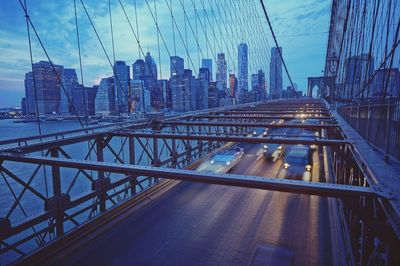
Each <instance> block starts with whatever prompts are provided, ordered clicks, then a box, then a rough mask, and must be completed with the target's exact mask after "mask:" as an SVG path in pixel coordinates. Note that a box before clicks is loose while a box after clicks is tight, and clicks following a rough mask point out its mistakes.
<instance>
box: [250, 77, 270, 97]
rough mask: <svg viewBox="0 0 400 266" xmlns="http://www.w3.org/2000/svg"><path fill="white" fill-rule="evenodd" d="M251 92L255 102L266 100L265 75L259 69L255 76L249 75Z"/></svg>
mask: <svg viewBox="0 0 400 266" xmlns="http://www.w3.org/2000/svg"><path fill="white" fill-rule="evenodd" d="M251 90H252V92H254V93H255V95H256V100H257V101H263V100H265V99H266V87H265V73H264V72H263V71H262V70H261V69H260V70H258V72H257V74H252V75H251Z"/></svg>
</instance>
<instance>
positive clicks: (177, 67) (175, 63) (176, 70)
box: [170, 56, 185, 77]
mask: <svg viewBox="0 0 400 266" xmlns="http://www.w3.org/2000/svg"><path fill="white" fill-rule="evenodd" d="M184 69H185V65H184V60H183V58H182V57H179V56H171V57H170V74H171V77H172V76H175V75H181V76H183V74H184Z"/></svg>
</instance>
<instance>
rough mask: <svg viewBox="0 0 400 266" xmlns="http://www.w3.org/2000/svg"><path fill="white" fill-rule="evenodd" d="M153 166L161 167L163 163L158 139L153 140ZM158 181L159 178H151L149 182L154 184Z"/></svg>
mask: <svg viewBox="0 0 400 266" xmlns="http://www.w3.org/2000/svg"><path fill="white" fill-rule="evenodd" d="M151 165H152V166H154V167H160V165H161V161H160V156H159V153H158V138H153V161H152V162H151ZM153 181H154V182H157V181H158V178H157V177H156V178H153V177H149V182H150V183H153Z"/></svg>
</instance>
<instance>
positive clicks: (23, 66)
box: [0, 1, 329, 107]
mask: <svg viewBox="0 0 400 266" xmlns="http://www.w3.org/2000/svg"><path fill="white" fill-rule="evenodd" d="M28 4H29V1H28ZM292 4H293V3H292ZM294 4H295V5H294V7H298V8H297V9H296V8H292V7H290V5H289V4H287V5H278V4H277V2H276V1H271V3H270V4H269V7H270V12H271V16H272V17H273V23H277V24H278V25H277V26H276V31H277V35H278V37H280V36H279V35H281V37H282V38H281V39H280V40H281V41H280V43H281V45H282V46H283V47H285V51H287V53H285V56H287V58H286V59H287V61H288V65H289V68H290V70H291V72H293V74H292V75H293V79H294V82H296V83H298V84H299V88H301V89H303V91H304V90H305V89H306V77H307V76H309V74H310V71H307V72H306V71H305V70H306V69H307V68H313V69H314V71H312V73H315V74H318V72H320V69H322V68H323V59H324V57H323V55H324V51H323V50H321V51H320V52H319V53H320V57H319V59H318V60H317V59H313V60H311V61H314V62H316V61H319V66H317V64H313V63H312V62H310V64H309V65H308V66H307V67H302V68H300V69H301V72H303V73H302V74H301V76H302V77H299V75H300V74H298V73H299V70H298V69H297V68H296V67H293V66H295V65H296V62H293V58H295V57H297V56H299V55H298V54H294V53H293V52H294V49H293V45H292V44H291V43H292V41H293V40H300V39H307V42H309V41H311V42H312V41H313V40H314V41H321V40H324V39H325V37H326V34H324V33H320V34H316V35H310V36H298V37H294V36H290V35H291V33H290V32H284V31H283V28H282V27H280V25H295V24H296V22H297V20H298V21H301V23H303V25H304V24H307V25H308V26H310V25H311V24H310V23H309V22H310V21H309V20H308V19H304V18H301V17H296V21H293V20H290V21H289V20H285V17H283V16H282V13H281V12H282V10H286V11H287V12H291V13H294V14H299V15H300V13H301V11H302V10H305V9H306V8H308V9H309V10H310V12H311V13H312V10H314V12H315V18H317V19H320V20H326V18H324V16H323V15H324V14H328V13H329V3H328V1H327V2H326V3H318V4H317V5H315V4H314V3H313V1H308V2H306V3H303V4H302V5H299V4H296V3H294ZM87 5H88V7H90V9H89V12H90V11H92V10H93V7H94V6H95V4H94V3H93V2H91V1H88V3H87ZM4 7H5V8H4V10H3V11H2V13H3V15H4V16H2V19H0V20H2V22H4V23H3V25H4V27H3V30H2V31H1V32H2V34H3V36H4V38H2V40H1V43H0V49H2V54H4V55H5V57H4V58H2V59H1V60H0V61H1V62H0V68H1V69H2V71H1V74H2V75H1V76H0V106H5V107H7V106H9V105H10V104H11V105H19V104H18V103H19V101H20V98H21V97H22V96H23V94H24V86H23V80H24V74H25V73H26V72H28V70H29V65H30V64H29V61H28V58H29V54H26V53H27V49H26V46H27V39H26V28H25V20H24V17H23V15H22V13H21V10H20V7H19V6H18V5H17V4H15V3H6V4H5V5H4ZM30 8H31V10H32V12H31V13H32V14H31V18H32V20H33V22H34V23H35V24H36V26H37V28H38V31H39V34H40V35H41V37H42V39H43V41H44V44H45V46H47V47H48V50H49V54H50V56H51V59H52V60H53V61H54V62H55V63H57V64H62V65H64V66H66V67H69V68H75V69H76V70H77V71H78V69H79V60H78V58H77V48H76V41H75V36H74V33H75V32H74V23H73V13H72V9H71V7H70V6H69V5H66V6H65V7H60V6H59V5H58V4H57V3H53V4H52V5H47V4H45V3H38V4H35V5H32V6H31V7H30ZM310 8H311V9H310ZM58 9H65V10H64V11H65V12H62V13H63V15H62V16H61V17H60V18H59V21H55V22H54V23H53V24H54V25H53V26H54V28H55V29H58V31H59V32H60V31H61V30H62V34H61V35H62V38H61V35H60V36H55V35H54V34H51V29H47V28H46V27H45V26H44V25H45V24H46V23H45V22H46V21H47V19H46V21H44V20H43V21H41V20H40V19H38V17H37V16H36V14H37V13H38V12H39V11H53V10H58ZM99 10H103V11H102V12H100V13H99V14H98V16H97V17H96V19H95V23H96V25H98V26H99V32H100V35H101V37H102V38H103V39H104V43H105V46H106V50H107V52H108V53H109V54H110V55H111V50H112V49H111V45H110V44H111V41H110V37H109V33H107V31H108V29H107V19H108V17H107V16H106V15H108V14H107V12H105V6H104V5H100V7H99ZM112 10H113V12H114V17H115V21H114V26H115V27H114V28H115V40H116V41H115V46H116V58H117V59H118V60H123V61H125V62H126V63H127V64H129V65H131V64H132V63H133V61H134V60H133V59H134V58H138V51H137V47H136V43H135V42H134V40H133V38H132V35H131V34H130V33H128V32H126V31H127V30H128V28H127V24H126V21H124V20H123V17H122V13H121V11H120V10H119V9H118V6H117V5H115V4H114V6H112ZM127 10H128V11H133V7H132V5H128V4H127ZM138 11H141V13H143V14H147V13H149V12H148V10H146V6H142V5H139V6H138ZM145 11H147V13H146V12H145ZM158 12H159V18H160V19H161V20H162V19H165V20H166V21H169V20H170V18H169V16H168V12H167V11H165V10H164V11H163V10H162V9H161V8H160V9H159V11H158ZM188 12H189V11H188ZM278 12H279V15H278V14H277V13H278ZM274 14H276V15H275V16H274ZM78 15H79V21H80V23H81V24H83V25H81V28H83V26H88V25H87V22H86V21H85V19H86V18H85V17H84V14H83V13H82V10H80V11H79V10H78ZM143 16H144V17H141V20H144V21H148V22H149V24H151V19H149V14H147V15H143ZM164 17H165V18H164ZM177 19H180V20H181V22H182V20H183V19H182V18H177ZM169 22H170V21H169ZM178 23H179V21H178ZM327 23H328V22H327V21H326V24H327ZM160 24H161V23H160ZM168 25H170V23H168ZM11 28H12V29H13V31H11ZM162 30H163V32H166V33H165V35H166V36H171V35H170V33H171V29H168V28H164V29H162ZM83 31H84V32H83V33H85V32H86V33H87V34H86V35H87V36H90V38H92V39H93V40H90V41H88V39H87V38H88V37H83V36H84V34H83V33H82V34H81V35H82V54H83V55H84V57H83V66H84V69H83V72H84V77H85V86H92V85H94V84H99V83H100V80H101V78H102V77H107V76H110V75H112V69H111V68H110V67H109V66H107V62H106V60H105V57H104V55H102V54H101V53H100V48H99V44H97V43H95V42H94V41H95V40H94V35H93V32H91V29H90V28H89V27H86V29H85V30H83ZM124 31H125V33H124ZM139 31H140V33H141V36H142V37H141V38H142V46H143V49H144V51H150V52H152V54H153V53H154V55H155V60H156V61H157V63H158V65H159V66H160V64H159V62H158V61H159V58H158V55H157V45H156V36H155V35H154V30H153V29H152V30H150V29H149V28H148V27H147V28H146V29H144V28H139ZM315 32H320V30H319V29H317V28H315ZM293 33H298V32H295V31H293ZM124 36H125V37H124ZM316 37H317V38H316ZM32 39H33V38H32ZM168 39H171V38H168ZM203 39H204V38H203ZM217 41H218V40H217ZM16 42H17V43H16ZM61 42H62V43H63V44H64V46H63V45H60V44H61ZM203 42H204V40H203ZM211 42H213V41H212V40H211ZM324 42H325V40H324ZM33 43H34V45H33V51H34V62H38V61H40V60H44V59H45V57H44V56H43V53H42V52H41V51H40V48H39V47H38V44H37V43H36V40H34V39H33ZM189 43H193V36H189ZM15 44H17V45H16V46H15V47H16V48H15V49H18V50H20V51H21V52H15V53H10V51H11V50H9V49H10V48H9V47H11V46H12V45H15ZM270 45H271V43H270ZM90 46H93V47H96V49H89V47H90ZM168 46H169V47H172V45H170V43H168ZM192 46H193V45H190V46H189V47H192ZM204 47H205V46H204ZM204 47H203V52H204V53H206V52H207V53H208V58H212V61H214V62H213V63H214V66H215V58H214V57H216V56H217V54H216V53H215V54H214V53H211V52H212V51H211V50H210V49H209V50H208V51H206V50H207V49H204ZM250 47H251V45H250ZM291 47H292V48H291ZM250 49H251V48H250ZM91 50H93V51H94V50H99V51H97V52H96V53H94V52H92V51H91ZM163 50H164V49H163ZM177 50H180V51H181V56H183V57H185V58H186V56H185V52H184V48H183V45H182V44H181V43H178V42H177ZM22 51H23V52H22ZM12 52H14V50H12ZM189 52H190V53H189V54H190V55H191V56H192V57H193V60H192V61H197V60H194V59H195V58H196V57H197V55H196V53H197V51H195V49H193V51H192V50H191V51H189ZM214 52H225V53H226V52H227V51H214ZM304 52H305V54H307V51H306V50H305V51H304ZM162 53H163V54H164V55H163V56H162V57H161V66H160V69H159V73H161V74H162V75H163V76H164V77H165V76H167V74H168V73H169V62H168V61H169V60H168V57H167V56H165V51H162ZM311 53H315V49H313V51H311ZM234 54H236V53H235V51H230V55H229V54H227V56H226V57H227V63H228V65H227V70H228V71H230V70H234V66H235V64H236V62H231V61H232V60H231V58H232V57H234ZM11 55H12V56H11ZM252 55H254V51H253V52H252V51H251V50H250V51H249V58H251V56H252ZM293 55H294V57H292V56H293ZM141 58H142V59H143V58H144V56H143V54H142V55H141ZM67 61H68V62H67ZM267 61H269V60H266V62H267ZM291 63H295V64H293V65H292V64H291ZM10 64H11V65H10ZM186 64H187V65H186V66H185V68H188V67H189V68H191V69H196V71H197V70H198V67H199V66H200V65H201V63H200V65H198V62H194V64H196V67H195V68H193V66H192V64H191V63H190V62H186ZM10 66H11V67H10ZM236 68H237V66H236ZM249 68H251V70H249V73H250V74H251V73H255V72H256V71H257V70H258V69H259V68H260V66H256V65H255V63H249ZM253 68H254V69H253ZM213 70H215V68H214V69H213ZM264 71H265V72H266V76H267V79H268V76H269V75H268V73H269V71H268V69H265V70H264ZM78 73H79V71H78ZM214 73H215V72H214ZM79 76H80V75H79ZM213 77H215V75H213ZM285 79H286V77H284V84H285V85H286V84H287V82H286V80H285ZM4 95H7V96H8V99H7V101H4V100H3V99H4V98H5V97H4ZM1 96H3V97H1Z"/></svg>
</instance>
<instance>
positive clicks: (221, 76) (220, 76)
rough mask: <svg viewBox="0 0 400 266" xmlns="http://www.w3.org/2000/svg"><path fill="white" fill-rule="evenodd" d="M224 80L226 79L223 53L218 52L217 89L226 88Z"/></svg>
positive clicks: (222, 89)
mask: <svg viewBox="0 0 400 266" xmlns="http://www.w3.org/2000/svg"><path fill="white" fill-rule="evenodd" d="M226 80H227V69H226V60H225V54H224V53H219V54H218V57H217V74H216V81H217V88H218V90H219V91H225V90H226Z"/></svg>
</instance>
